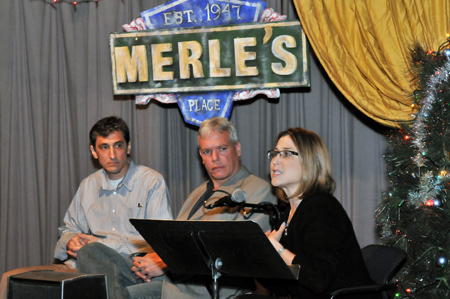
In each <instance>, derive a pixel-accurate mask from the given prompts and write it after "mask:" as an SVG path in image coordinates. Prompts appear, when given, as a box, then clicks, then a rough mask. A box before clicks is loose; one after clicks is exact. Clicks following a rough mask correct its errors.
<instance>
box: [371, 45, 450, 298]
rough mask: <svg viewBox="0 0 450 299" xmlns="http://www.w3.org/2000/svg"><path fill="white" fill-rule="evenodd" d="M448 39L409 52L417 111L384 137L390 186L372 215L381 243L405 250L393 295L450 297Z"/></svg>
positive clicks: (449, 74) (449, 88)
mask: <svg viewBox="0 0 450 299" xmlns="http://www.w3.org/2000/svg"><path fill="white" fill-rule="evenodd" d="M449 43H450V40H448V41H446V42H445V43H444V44H443V45H442V46H441V47H440V48H439V49H438V51H436V52H432V51H428V52H427V51H424V49H423V48H422V47H421V46H419V45H417V46H415V47H414V48H413V49H412V50H411V53H412V55H411V56H412V62H413V63H412V68H413V71H414V72H415V75H416V77H415V84H416V85H417V90H416V91H415V93H414V95H413V97H414V104H413V106H414V105H417V107H419V110H418V112H417V113H416V114H415V116H414V120H413V121H412V122H411V123H408V124H403V125H402V126H401V128H400V129H395V130H392V131H391V133H390V135H389V146H388V151H387V154H386V161H387V168H388V173H389V178H390V187H389V188H388V189H387V190H386V191H385V193H384V198H385V199H384V200H383V202H382V203H381V205H380V206H379V207H378V209H377V211H376V214H375V216H376V222H377V226H378V229H379V234H380V236H381V241H382V243H383V244H385V245H389V246H395V247H398V248H401V249H403V250H404V251H405V252H406V253H407V260H406V263H405V264H404V266H403V267H402V268H401V269H400V270H399V272H398V273H397V274H396V279H397V280H398V283H397V287H396V289H395V290H394V293H393V298H427V299H428V298H450V281H449V279H450V276H449V274H450V265H449V258H450V58H449V57H450V49H445V48H446V47H447V46H448V45H449ZM443 48H444V50H442V49H443Z"/></svg>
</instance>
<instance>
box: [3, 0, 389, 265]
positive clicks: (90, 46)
mask: <svg viewBox="0 0 450 299" xmlns="http://www.w3.org/2000/svg"><path fill="white" fill-rule="evenodd" d="M50 2H51V0H47V3H46V2H44V1H42V0H14V1H10V0H2V1H0V28H2V33H1V34H0V66H1V67H0V126H1V127H0V153H1V154H0V273H2V272H4V271H6V270H10V269H13V268H17V267H24V266H34V265H44V264H50V263H52V262H53V248H54V245H55V243H56V241H57V239H58V231H57V228H58V226H60V225H61V224H62V220H63V217H64V213H65V212H66V209H67V208H68V206H69V203H70V202H71V200H72V197H73V195H74V194H75V192H76V190H77V188H78V185H79V184H80V182H81V180H82V179H83V178H85V177H86V176H88V175H89V174H90V173H92V172H94V171H95V170H96V169H97V167H98V165H96V163H95V161H94V160H93V159H92V158H91V155H90V152H89V141H88V132H89V130H90V128H91V126H92V125H93V124H94V123H95V122H96V121H97V120H99V119H100V118H102V117H105V116H110V115H118V116H120V117H122V118H123V119H124V120H125V121H126V122H127V123H128V124H129V126H130V128H131V131H132V154H131V157H132V159H134V161H135V162H137V163H139V164H143V165H147V166H150V167H152V168H154V169H156V170H157V171H159V172H161V173H162V175H163V176H164V177H165V179H166V181H167V184H168V186H169V188H170V193H171V196H172V207H173V211H174V214H175V215H176V214H177V212H178V210H179V209H180V207H181V205H182V204H183V201H184V199H185V198H186V197H187V195H188V194H189V193H190V192H191V191H192V190H193V189H194V188H195V187H196V186H198V185H199V184H200V183H201V182H203V181H204V180H205V179H206V178H207V177H206V175H205V171H204V169H203V166H202V163H201V160H200V158H199V155H198V150H197V145H196V133H197V127H194V126H191V125H187V124H185V123H184V121H183V118H182V115H181V113H180V111H179V109H178V107H177V106H176V105H164V104H160V103H158V102H153V101H152V102H151V103H150V104H148V105H146V106H136V105H135V103H134V97H132V96H113V93H112V82H111V63H110V55H109V41H108V36H109V33H110V32H115V31H122V27H121V25H122V24H125V23H129V22H131V20H132V19H134V18H136V17H138V16H139V12H141V11H143V10H146V9H149V8H152V7H154V6H157V5H159V4H162V3H164V1H163V0H148V1H137V0H100V1H98V3H93V2H90V3H79V4H78V5H77V6H76V7H74V6H73V5H72V4H69V3H58V4H52V3H50ZM268 7H271V8H273V9H275V11H277V12H280V13H282V14H287V15H288V19H290V20H293V19H296V18H297V16H296V13H295V10H294V8H293V6H292V4H291V2H290V1H287V0H269V1H268ZM311 62H312V66H311V77H312V78H311V81H312V83H311V88H297V89H283V90H282V91H281V97H280V98H279V99H276V100H272V99H270V100H269V99H266V98H265V97H263V96H261V97H257V98H255V99H252V100H250V101H243V102H239V103H236V104H235V107H234V109H233V112H232V116H231V121H232V122H233V123H234V124H235V125H236V128H237V129H238V133H239V137H240V141H241V143H242V153H243V154H242V162H243V164H245V165H246V166H247V167H248V168H249V169H250V171H252V172H253V173H255V174H257V175H259V176H261V177H263V178H265V179H268V178H269V163H268V160H267V158H266V151H267V150H268V149H271V148H272V147H273V146H274V140H275V137H276V135H277V133H278V132H280V131H281V130H284V129H286V128H288V127H296V126H301V127H305V128H307V129H310V130H312V131H315V132H316V133H318V134H319V135H320V136H321V137H322V138H323V139H324V141H325V143H326V144H327V146H328V148H329V150H330V153H331V158H332V161H333V167H334V168H333V174H334V177H335V179H336V182H337V190H336V192H335V196H336V197H337V198H338V199H339V200H340V201H341V202H342V204H343V206H344V207H345V209H346V210H347V212H348V214H349V216H350V218H351V220H352V221H353V225H354V227H355V230H356V233H357V237H358V239H359V242H360V245H361V246H364V245H367V244H370V243H376V242H378V237H377V235H376V231H375V223H374V218H373V213H374V210H375V208H376V206H377V204H378V202H380V199H381V196H380V193H381V191H382V190H383V188H384V185H385V182H384V178H385V163H384V160H383V157H382V155H383V152H384V149H385V147H386V145H385V141H384V137H383V135H382V132H383V130H385V128H383V127H381V126H379V125H377V124H376V123H374V122H373V121H371V120H370V119H368V118H366V117H365V116H363V115H362V114H361V113H359V112H358V111H357V110H356V109H354V108H353V107H352V106H351V105H350V104H349V103H348V102H347V101H346V100H345V98H343V97H342V96H341V95H340V94H339V92H337V91H336V89H335V87H334V86H333V84H332V83H331V82H330V81H329V79H328V77H327V75H326V74H325V73H324V72H323V70H322V68H321V67H320V65H318V63H317V61H316V60H315V59H314V55H313V53H312V57H311ZM355 84H357V82H355Z"/></svg>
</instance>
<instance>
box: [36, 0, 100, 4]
mask: <svg viewBox="0 0 450 299" xmlns="http://www.w3.org/2000/svg"><path fill="white" fill-rule="evenodd" d="M43 2H45V3H50V4H55V3H56V4H59V3H69V4H73V5H77V4H80V3H83V2H96V3H98V2H99V0H77V1H74V0H43Z"/></svg>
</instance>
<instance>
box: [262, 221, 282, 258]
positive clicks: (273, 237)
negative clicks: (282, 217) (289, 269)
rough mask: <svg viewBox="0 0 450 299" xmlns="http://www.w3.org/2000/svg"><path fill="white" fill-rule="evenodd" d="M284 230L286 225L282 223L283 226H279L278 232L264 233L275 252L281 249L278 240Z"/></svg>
mask: <svg viewBox="0 0 450 299" xmlns="http://www.w3.org/2000/svg"><path fill="white" fill-rule="evenodd" d="M285 228H286V223H285V222H283V224H281V226H280V228H279V229H278V230H273V231H270V230H268V231H267V232H266V236H267V237H268V238H269V241H270V243H272V245H273V247H275V250H277V251H278V250H280V249H281V247H283V246H282V245H281V244H280V239H281V236H282V235H283V232H284V229H285Z"/></svg>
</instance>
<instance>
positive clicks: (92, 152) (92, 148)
mask: <svg viewBox="0 0 450 299" xmlns="http://www.w3.org/2000/svg"><path fill="white" fill-rule="evenodd" d="M91 154H92V156H93V157H94V158H95V159H98V155H97V152H96V151H95V148H94V147H93V146H92V145H91Z"/></svg>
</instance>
